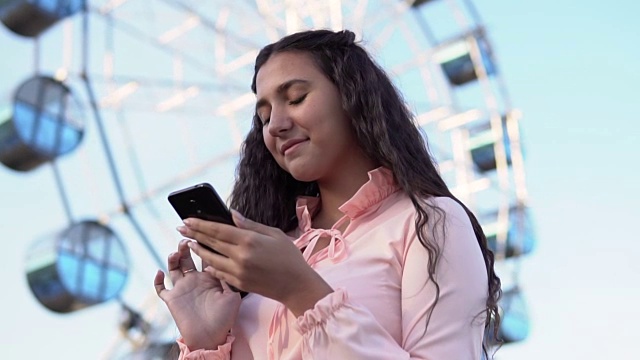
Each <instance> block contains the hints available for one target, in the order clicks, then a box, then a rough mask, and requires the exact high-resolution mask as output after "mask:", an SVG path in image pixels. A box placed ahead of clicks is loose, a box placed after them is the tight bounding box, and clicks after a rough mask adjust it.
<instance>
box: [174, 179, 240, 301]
mask: <svg viewBox="0 0 640 360" xmlns="http://www.w3.org/2000/svg"><path fill="white" fill-rule="evenodd" d="M167 199H168V200H169V203H171V206H173V208H174V210H175V211H176V212H177V213H178V216H180V218H181V219H182V220H184V219H186V218H190V217H194V218H198V219H203V220H209V221H215V222H219V223H223V224H227V225H233V226H235V224H234V222H233V218H232V217H231V211H229V209H228V208H227V205H226V204H225V203H224V201H222V198H220V195H218V192H217V191H216V190H215V189H214V188H213V186H211V184H208V183H200V184H196V185H193V186H190V187H188V188H184V189H181V190H177V191H174V192H172V193H171V194H169V196H168V197H167ZM200 245H201V246H203V247H205V248H207V249H209V250H210V251H213V252H215V253H216V254H220V253H219V252H217V251H215V250H214V249H212V248H210V247H209V246H207V245H205V244H202V243H200ZM220 255H222V254H220ZM230 287H231V289H232V290H233V291H236V292H240V295H242V297H245V296H246V295H247V293H246V292H244V291H241V290H238V289H236V288H235V287H233V286H230Z"/></svg>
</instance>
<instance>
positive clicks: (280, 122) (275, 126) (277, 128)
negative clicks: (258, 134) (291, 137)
mask: <svg viewBox="0 0 640 360" xmlns="http://www.w3.org/2000/svg"><path fill="white" fill-rule="evenodd" d="M292 126H293V122H292V121H291V118H290V117H289V114H288V113H287V112H286V111H283V110H279V109H275V108H274V109H273V110H272V111H271V119H269V134H270V135H271V136H278V135H280V134H282V133H284V132H287V131H288V130H290V129H291V127H292Z"/></svg>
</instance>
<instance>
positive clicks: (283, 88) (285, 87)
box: [256, 79, 310, 111]
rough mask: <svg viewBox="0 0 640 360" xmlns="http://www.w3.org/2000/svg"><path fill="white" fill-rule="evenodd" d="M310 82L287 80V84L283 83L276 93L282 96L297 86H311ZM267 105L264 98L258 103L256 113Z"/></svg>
mask: <svg viewBox="0 0 640 360" xmlns="http://www.w3.org/2000/svg"><path fill="white" fill-rule="evenodd" d="M309 83H310V81H309V80H304V79H291V80H287V81H285V82H283V83H282V84H280V85H278V88H277V89H276V93H277V94H282V93H284V92H286V91H287V90H289V88H290V87H292V86H293V85H295V84H304V85H307V84H309ZM266 104H267V100H266V99H264V98H262V99H260V100H258V102H257V103H256V111H257V110H258V109H259V108H261V107H262V106H264V105H266Z"/></svg>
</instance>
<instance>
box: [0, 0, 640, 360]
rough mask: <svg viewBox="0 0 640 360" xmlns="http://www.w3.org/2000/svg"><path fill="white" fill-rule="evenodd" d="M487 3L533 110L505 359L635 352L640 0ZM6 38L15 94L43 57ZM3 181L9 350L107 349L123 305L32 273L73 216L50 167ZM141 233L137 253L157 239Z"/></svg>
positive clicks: (503, 53)
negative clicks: (516, 294) (77, 296)
mask: <svg viewBox="0 0 640 360" xmlns="http://www.w3.org/2000/svg"><path fill="white" fill-rule="evenodd" d="M475 5H476V6H477V8H478V10H479V11H480V13H481V15H482V17H483V19H484V22H485V25H486V27H487V30H488V33H489V36H490V38H491V40H492V43H493V46H494V48H495V51H496V54H497V58H498V60H499V64H500V66H501V69H502V73H503V75H504V76H505V80H506V83H507V87H508V89H509V91H510V93H511V96H512V98H513V103H514V105H515V107H517V108H519V109H520V110H521V111H522V112H523V114H524V118H523V121H522V129H523V133H524V137H525V138H524V141H525V147H526V169H527V182H528V189H529V193H530V198H531V208H532V210H533V215H534V217H535V221H536V226H537V227H536V231H537V234H538V241H539V242H538V244H537V248H536V250H535V252H534V253H533V254H532V255H531V256H530V257H529V258H528V259H526V260H525V261H524V262H523V264H522V278H521V280H522V287H523V290H524V293H525V295H526V298H527V301H528V304H529V307H530V310H531V314H532V319H533V328H532V333H531V335H530V337H529V339H528V340H527V341H525V342H522V343H519V344H513V345H507V346H505V347H503V348H502V349H501V350H500V351H499V352H498V358H499V359H522V360H527V359H540V358H545V359H600V358H611V359H630V358H633V357H634V356H632V355H631V354H632V349H633V345H634V344H635V341H637V338H638V336H639V335H640V332H639V331H638V330H637V326H638V324H640V309H639V308H638V304H640V286H639V285H638V282H639V280H640V261H638V259H640V243H639V241H638V235H637V231H633V230H635V226H634V225H635V224H636V221H637V218H638V217H639V216H640V211H638V209H637V202H638V201H639V200H640V196H638V193H637V190H636V186H637V185H638V184H640V170H639V165H638V160H637V159H636V158H637V157H638V156H639V155H640V145H638V143H637V141H638V139H639V138H640V121H639V120H638V111H637V104H638V100H637V99H636V95H637V93H638V91H637V90H634V89H636V88H637V86H638V84H639V83H640V71H638V69H637V64H638V63H640V48H639V47H638V46H637V44H636V43H637V37H638V35H639V34H640V25H639V23H638V21H637V19H636V16H637V14H638V13H639V11H640V5H638V4H637V2H634V1H616V2H608V3H606V2H602V1H594V0H589V1H577V0H571V1H568V0H567V1H552V0H541V1H535V2H515V1H505V0H500V1H499V0H486V1H476V2H475ZM0 49H1V50H0V51H1V52H2V54H3V55H2V60H0V61H1V62H2V70H0V94H5V95H6V94H8V93H9V92H10V91H11V89H12V88H13V86H14V85H13V84H15V83H16V82H17V81H20V80H22V79H24V77H25V76H23V75H22V74H25V73H28V71H30V69H31V68H32V67H31V60H29V56H30V55H31V47H29V46H28V45H27V44H26V43H25V42H24V40H20V39H16V38H15V37H14V36H13V35H11V34H10V33H9V32H7V31H6V30H4V29H2V30H0ZM248 80H249V79H247V82H248ZM101 161H102V160H101ZM232 165H233V164H232V163H229V164H228V167H229V168H231V166H232ZM96 176H101V175H96ZM213 181H214V183H215V180H213ZM0 184H1V185H2V186H1V187H0V201H1V206H0V219H2V222H1V224H2V226H0V241H2V242H3V244H4V245H3V248H4V249H5V263H4V264H3V266H2V268H3V269H4V277H3V278H4V279H5V284H6V285H5V289H4V291H3V296H2V297H1V300H0V304H1V309H3V317H2V322H0V344H1V348H2V351H3V354H4V355H3V357H5V356H6V357H7V358H14V357H18V356H24V357H26V358H65V359H92V358H99V357H100V356H101V354H103V351H104V350H105V348H106V347H107V345H108V344H109V343H110V341H111V340H112V339H113V338H114V337H115V336H116V323H117V319H116V318H117V315H118V307H117V306H116V305H115V304H106V305H103V306H99V307H97V308H94V309H88V310H84V311H80V312H77V313H74V314H70V315H54V314H52V313H50V312H49V311H47V310H45V309H44V308H43V307H42V306H40V305H39V304H38V303H37V302H36V301H35V299H34V298H33V296H32V295H31V293H30V291H29V289H28V287H27V284H26V281H25V274H24V258H25V256H26V254H27V252H28V247H29V246H30V244H32V243H33V241H34V240H35V239H37V238H39V237H42V236H43V235H46V234H48V233H51V232H53V231H56V230H57V229H60V228H61V227H62V226H63V225H64V223H65V218H64V215H63V214H62V207H61V205H60V201H59V199H58V197H57V194H56V189H55V184H54V182H53V178H52V175H51V171H50V169H48V168H41V169H38V170H37V171H35V172H32V173H27V174H19V173H15V172H13V171H10V170H8V169H6V168H0ZM226 185H228V184H225V186H226ZM94 195H96V196H98V198H99V199H100V200H99V201H102V198H101V197H100V196H99V194H94ZM104 201H108V200H104ZM161 205H162V206H166V204H164V203H162V204H161ZM167 211H169V210H167ZM169 225H170V226H173V225H174V224H169ZM129 245H130V246H132V249H130V251H132V252H133V253H134V254H135V253H136V251H143V250H141V248H140V246H139V245H136V244H134V243H131V244H129ZM136 246H137V248H136ZM161 248H162V250H164V249H165V248H164V247H161ZM154 272H155V265H154V264H153V263H152V262H149V261H147V262H146V263H144V266H143V265H140V266H139V267H138V268H135V272H134V273H133V274H132V279H131V281H130V285H131V286H147V284H150V282H151V279H152V277H153V273H154ZM138 301H140V300H138ZM87 334H90V335H89V336H88V335H87Z"/></svg>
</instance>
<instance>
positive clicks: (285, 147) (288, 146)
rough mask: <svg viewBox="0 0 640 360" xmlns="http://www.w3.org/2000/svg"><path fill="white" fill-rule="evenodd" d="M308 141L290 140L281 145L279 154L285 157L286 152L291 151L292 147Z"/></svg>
mask: <svg viewBox="0 0 640 360" xmlns="http://www.w3.org/2000/svg"><path fill="white" fill-rule="evenodd" d="M307 140H308V139H291V140H287V141H286V142H285V143H284V144H282V146H280V152H281V153H282V154H283V155H285V154H286V152H287V150H289V149H291V148H292V147H294V146H296V145H298V144H300V143H302V142H305V141H307Z"/></svg>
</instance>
